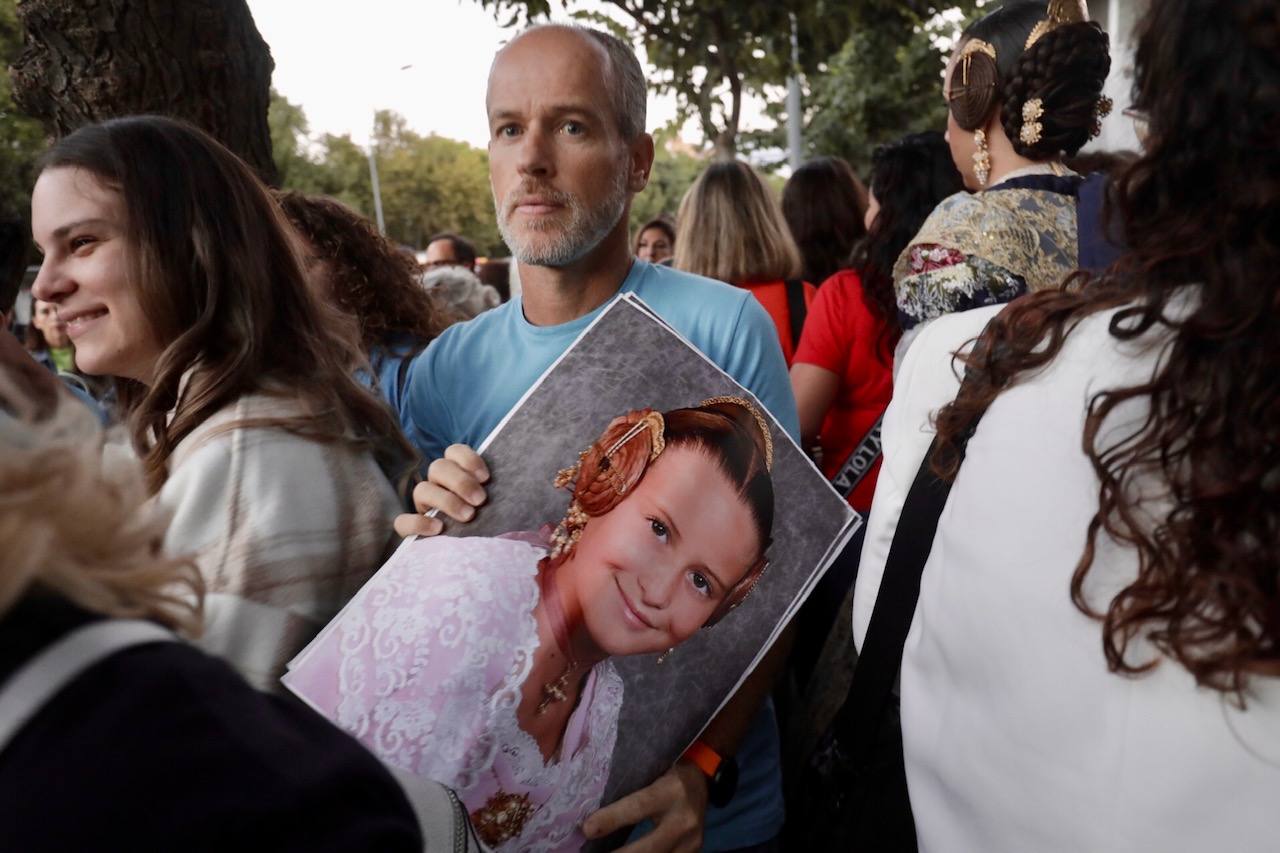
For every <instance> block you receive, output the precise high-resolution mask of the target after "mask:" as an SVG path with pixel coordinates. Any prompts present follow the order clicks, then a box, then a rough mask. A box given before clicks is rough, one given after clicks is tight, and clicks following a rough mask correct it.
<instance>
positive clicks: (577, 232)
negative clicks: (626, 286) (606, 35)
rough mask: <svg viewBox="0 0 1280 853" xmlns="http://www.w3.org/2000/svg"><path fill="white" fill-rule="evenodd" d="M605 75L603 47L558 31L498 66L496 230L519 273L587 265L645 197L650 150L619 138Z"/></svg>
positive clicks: (537, 35) (513, 48)
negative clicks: (638, 195) (633, 201)
mask: <svg viewBox="0 0 1280 853" xmlns="http://www.w3.org/2000/svg"><path fill="white" fill-rule="evenodd" d="M608 71H609V68H608V60H607V57H606V55H605V53H604V51H603V49H602V48H601V47H599V46H598V45H596V44H595V43H594V42H593V41H591V40H590V39H589V38H588V37H586V36H583V35H581V34H578V33H574V32H572V31H569V30H563V29H557V28H548V29H544V30H537V31H534V32H531V33H529V34H527V35H524V36H521V37H520V38H518V39H516V40H515V41H514V42H512V43H511V44H510V45H509V46H508V47H507V48H505V49H504V50H503V51H502V52H501V53H499V54H498V57H497V58H496V59H495V60H494V64H493V68H492V70H491V71H490V73H489V91H488V96H487V99H486V101H487V106H488V113H489V180H490V184H491V186H492V188H493V199H494V206H495V208H496V209H497V214H498V228H499V230H500V231H501V232H502V237H503V240H505V241H506V244H507V245H508V246H509V247H510V248H511V251H512V254H513V255H515V257H516V259H517V260H518V261H520V262H521V263H524V264H530V265H535V266H548V267H562V266H567V265H569V264H572V263H574V262H575V261H577V260H579V259H581V258H582V257H584V256H585V255H587V254H588V253H590V252H591V251H592V250H594V249H595V248H596V247H597V246H598V245H599V244H600V242H601V241H602V240H603V239H604V238H605V236H606V235H608V234H609V233H610V232H612V231H613V230H614V229H615V228H618V227H619V226H620V224H621V225H622V227H624V228H625V224H624V223H625V214H626V212H627V209H628V205H629V202H630V198H631V195H632V194H633V193H635V192H638V191H639V190H640V189H643V188H644V184H645V181H646V180H647V177H648V171H649V166H650V165H651V161H652V146H651V145H648V144H647V143H648V137H642V139H641V140H637V141H634V142H632V143H628V142H627V141H626V140H624V139H623V138H622V134H621V132H620V130H619V128H618V119H617V116H616V115H615V113H614V111H613V107H612V104H611V102H610V99H609V96H608V91H607V87H608V86H609V84H610V80H611V77H610V75H609V73H608ZM646 152H647V154H646ZM624 239H625V238H624Z"/></svg>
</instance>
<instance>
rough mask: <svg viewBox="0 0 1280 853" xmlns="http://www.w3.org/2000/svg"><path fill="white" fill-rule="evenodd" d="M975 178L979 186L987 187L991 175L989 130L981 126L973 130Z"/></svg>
mask: <svg viewBox="0 0 1280 853" xmlns="http://www.w3.org/2000/svg"><path fill="white" fill-rule="evenodd" d="M973 144H974V145H975V146H977V147H976V148H975V149H974V151H973V178H974V180H976V181H977V182H978V186H980V187H985V186H986V185H987V179H988V178H990V177H991V149H990V147H988V145H987V132H986V131H985V130H983V129H981V128H979V129H977V130H975V131H974V132H973Z"/></svg>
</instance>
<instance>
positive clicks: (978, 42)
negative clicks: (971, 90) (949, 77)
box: [960, 39, 996, 86]
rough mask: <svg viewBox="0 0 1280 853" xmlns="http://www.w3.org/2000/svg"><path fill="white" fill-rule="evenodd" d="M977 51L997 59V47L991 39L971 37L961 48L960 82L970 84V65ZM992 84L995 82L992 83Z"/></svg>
mask: <svg viewBox="0 0 1280 853" xmlns="http://www.w3.org/2000/svg"><path fill="white" fill-rule="evenodd" d="M975 53H982V54H986V55H987V56H989V57H991V61H992V62H995V61H996V47H995V45H993V44H992V43H991V42H989V41H983V40H982V39H969V40H968V41H967V42H965V43H964V47H962V48H960V82H961V83H962V84H963V85H965V86H968V85H969V65H970V63H972V62H973V55H974V54H975ZM991 85H992V86H994V85H995V83H992V84H991Z"/></svg>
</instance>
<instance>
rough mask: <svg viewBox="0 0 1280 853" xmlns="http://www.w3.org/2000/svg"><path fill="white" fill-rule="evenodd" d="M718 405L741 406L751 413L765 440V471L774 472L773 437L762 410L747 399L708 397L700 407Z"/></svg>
mask: <svg viewBox="0 0 1280 853" xmlns="http://www.w3.org/2000/svg"><path fill="white" fill-rule="evenodd" d="M717 403H730V404H732V405H734V406H741V407H742V408H744V409H746V410H747V411H748V412H750V413H751V417H753V418H755V419H756V426H758V427H759V428H760V435H761V436H762V437H763V438H764V470H766V471H772V470H773V436H772V435H771V434H770V433H769V422H768V421H766V420H765V419H764V415H763V414H761V413H760V409H759V408H757V407H756V405H755V404H754V403H752V402H751V401H750V400H748V399H746V398H745V397H708V398H707V399H705V400H703V401H702V402H701V403H699V404H698V406H699V407H701V406H714V405H716V404H717Z"/></svg>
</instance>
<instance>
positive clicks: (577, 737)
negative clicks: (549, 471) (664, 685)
mask: <svg viewBox="0 0 1280 853" xmlns="http://www.w3.org/2000/svg"><path fill="white" fill-rule="evenodd" d="M771 464H772V443H771V440H770V438H769V431H768V428H767V425H766V424H765V422H764V420H763V418H762V417H761V415H760V413H759V412H758V411H757V410H756V409H755V407H754V406H752V405H751V404H750V403H748V402H747V401H745V400H742V399H739V398H714V399H712V400H708V401H706V402H704V403H703V404H702V405H700V406H698V407H695V408H689V409H677V410H674V411H671V412H667V413H665V415H664V414H660V413H658V412H655V411H653V410H651V409H644V410H640V411H634V412H630V413H628V414H627V415H625V416H622V417H619V418H616V419H615V420H614V421H613V422H612V423H611V424H610V425H609V426H608V428H607V429H606V430H605V431H604V433H603V434H602V435H601V436H600V438H599V439H598V440H597V441H596V442H595V443H594V444H592V445H591V447H590V448H588V449H587V450H586V451H585V452H584V453H583V454H581V456H580V459H579V463H578V464H577V465H575V466H574V467H573V468H569V469H565V470H564V471H561V472H560V474H559V476H558V477H557V480H556V482H557V485H561V486H565V487H570V488H571V489H572V491H573V500H572V502H571V503H570V505H569V511H568V513H567V514H566V516H565V518H564V520H563V521H561V522H560V524H559V525H558V526H557V527H556V528H555V529H554V531H552V532H550V536H549V537H546V538H544V537H542V536H535V535H529V534H512V535H508V536H502V537H496V538H481V537H476V538H445V537H440V538H434V539H416V540H412V541H407V542H405V543H404V544H403V545H402V546H401V547H400V549H399V550H398V551H397V552H396V554H395V555H394V556H393V557H392V558H391V560H389V561H388V562H387V564H386V565H385V566H383V567H382V569H381V570H379V572H378V573H377V574H376V575H375V576H374V577H373V579H372V580H371V581H369V583H368V584H367V585H366V586H365V587H364V588H363V589H362V590H361V591H360V593H359V594H357V596H356V597H355V598H354V599H353V600H352V602H351V603H350V604H349V605H348V606H347V607H346V608H345V609H344V610H343V611H342V613H340V614H339V615H338V617H337V618H336V619H334V621H333V622H332V623H330V624H329V626H328V627H326V628H325V629H324V631H323V632H321V634H320V636H319V637H317V638H316V640H315V641H314V642H313V643H312V644H311V645H310V646H309V647H308V648H307V649H306V650H305V651H304V652H303V653H302V654H301V655H299V656H298V658H297V659H296V660H295V661H294V662H293V664H292V665H291V668H290V672H289V674H288V675H286V676H285V678H284V683H285V685H286V686H287V687H288V688H289V689H290V690H292V691H293V692H295V693H296V694H298V695H299V696H300V697H301V698H302V699H303V700H305V701H306V702H308V703H309V704H311V705H312V706H313V707H315V708H316V709H317V710H318V711H320V713H322V714H324V715H325V716H327V717H329V718H330V719H332V720H333V721H334V722H335V723H337V724H338V725H339V726H340V727H342V728H343V729H345V730H346V731H348V732H350V733H351V734H353V735H354V736H355V737H357V738H359V739H360V740H361V741H362V742H363V743H364V744H365V745H366V746H368V747H369V748H370V749H371V750H372V751H373V752H375V753H376V754H377V755H379V756H380V757H382V758H383V759H384V760H385V761H386V762H388V763H389V764H391V765H394V766H396V767H399V768H402V769H404V770H406V771H409V772H411V773H414V774H416V775H419V776H423V777H427V778H430V779H435V780H437V781H440V782H443V783H445V784H446V785H449V786H450V787H452V788H454V789H455V790H456V791H457V792H458V795H459V796H460V797H461V798H462V800H463V802H464V803H465V804H466V806H467V808H468V810H469V811H470V812H471V817H472V820H473V822H474V824H475V826H476V829H477V831H478V833H479V834H480V836H481V838H482V839H483V840H485V842H486V843H487V844H489V845H490V846H491V847H493V848H494V849H496V850H500V851H516V850H519V851H568V850H577V849H578V848H580V847H581V846H582V844H583V843H584V841H585V839H584V837H583V836H582V834H581V832H580V830H579V827H580V826H581V825H582V822H583V820H584V819H585V818H586V817H587V816H588V815H589V814H591V812H593V811H595V810H596V809H597V808H599V806H600V800H601V797H602V796H603V793H604V789H605V784H606V782H607V781H608V777H609V766H610V761H611V758H612V754H613V748H614V742H615V739H616V735H617V722H618V714H619V711H620V709H621V707H622V698H623V685H622V679H621V677H620V676H619V675H618V673H617V671H616V670H615V669H614V667H613V665H612V664H611V663H610V661H609V659H610V658H611V657H614V656H618V655H636V654H652V653H655V652H663V651H667V650H670V649H671V648H672V647H674V646H676V645H679V644H680V643H682V642H684V641H685V640H687V639H688V638H689V637H691V636H692V635H693V634H694V633H695V632H696V631H697V630H698V629H700V628H702V627H704V626H708V625H711V624H714V623H715V622H717V621H718V620H719V619H720V618H721V617H723V616H724V615H725V614H726V613H727V612H728V611H729V610H731V609H732V608H733V607H735V606H736V605H737V604H738V603H740V602H741V601H742V599H743V598H745V597H746V595H747V593H748V592H750V590H751V588H752V587H753V586H754V585H755V583H756V581H757V580H758V579H759V577H760V574H761V573H762V572H763V570H764V567H765V564H766V562H765V558H764V552H765V549H766V548H767V547H768V545H769V539H770V532H771V529H772V525H773V486H772V482H771V480H770V477H769V468H770V466H771Z"/></svg>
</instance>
